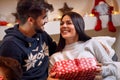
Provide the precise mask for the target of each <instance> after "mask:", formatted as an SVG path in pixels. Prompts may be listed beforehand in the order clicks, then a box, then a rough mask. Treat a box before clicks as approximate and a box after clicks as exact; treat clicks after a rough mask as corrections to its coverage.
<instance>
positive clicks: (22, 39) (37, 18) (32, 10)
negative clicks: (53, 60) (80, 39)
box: [0, 0, 56, 80]
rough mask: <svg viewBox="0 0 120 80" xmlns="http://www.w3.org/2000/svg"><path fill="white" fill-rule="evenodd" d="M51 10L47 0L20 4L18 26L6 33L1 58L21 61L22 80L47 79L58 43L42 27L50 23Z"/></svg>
mask: <svg viewBox="0 0 120 80" xmlns="http://www.w3.org/2000/svg"><path fill="white" fill-rule="evenodd" d="M52 9H53V8H52V6H51V5H50V4H48V3H47V2H45V1H44V0H19V2H18V4H17V15H18V17H19V24H17V25H15V26H14V27H13V28H10V29H7V30H6V31H5V32H6V35H5V37H4V39H3V42H2V44H1V46H0V56H5V57H11V58H14V59H16V60H18V61H19V63H20V64H21V67H22V70H23V77H22V80H46V79H47V76H48V63H49V62H48V61H49V60H48V57H49V55H51V54H52V53H54V52H55V50H56V43H55V42H54V41H53V40H52V39H51V38H50V36H49V35H48V34H47V33H46V32H45V31H44V27H43V26H44V24H45V23H46V22H47V11H48V10H52ZM54 75H55V74H54ZM54 75H53V74H52V75H51V76H54ZM51 76H49V78H48V79H51Z"/></svg>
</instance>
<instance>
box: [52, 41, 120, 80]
mask: <svg viewBox="0 0 120 80" xmlns="http://www.w3.org/2000/svg"><path fill="white" fill-rule="evenodd" d="M84 57H85V58H86V57H87V58H96V59H97V61H98V62H99V63H102V65H103V66H102V76H103V80H119V79H118V78H117V77H118V73H117V67H116V65H115V64H114V62H113V61H112V59H111V58H110V57H109V56H108V54H107V52H106V51H105V49H104V48H103V47H102V45H101V44H100V43H99V42H98V41H97V40H95V39H90V40H88V41H86V42H81V41H78V42H75V43H72V44H70V45H66V46H65V48H64V49H63V51H62V52H57V53H55V54H53V55H52V56H51V57H50V68H51V67H52V66H53V65H54V63H55V62H57V61H61V60H66V59H76V58H84Z"/></svg>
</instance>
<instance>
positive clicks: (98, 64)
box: [96, 63, 102, 75]
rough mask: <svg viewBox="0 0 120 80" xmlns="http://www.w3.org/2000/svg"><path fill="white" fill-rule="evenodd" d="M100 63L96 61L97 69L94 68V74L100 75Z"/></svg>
mask: <svg viewBox="0 0 120 80" xmlns="http://www.w3.org/2000/svg"><path fill="white" fill-rule="evenodd" d="M101 67H102V64H101V63H97V70H96V75H100V74H101V71H102V68H101Z"/></svg>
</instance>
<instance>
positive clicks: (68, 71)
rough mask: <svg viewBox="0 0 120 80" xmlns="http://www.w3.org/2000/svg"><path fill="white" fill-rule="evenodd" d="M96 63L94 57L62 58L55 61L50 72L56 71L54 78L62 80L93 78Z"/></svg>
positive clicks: (86, 79) (88, 79) (89, 79)
mask: <svg viewBox="0 0 120 80" xmlns="http://www.w3.org/2000/svg"><path fill="white" fill-rule="evenodd" d="M96 64H97V63H96V60H95V59H94V58H80V59H74V60H63V61H58V62H56V63H55V64H54V66H53V68H52V69H51V71H50V72H51V73H52V72H56V76H55V78H59V79H64V80H94V78H95V72H96V69H97V66H96Z"/></svg>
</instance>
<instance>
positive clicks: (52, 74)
mask: <svg viewBox="0 0 120 80" xmlns="http://www.w3.org/2000/svg"><path fill="white" fill-rule="evenodd" d="M55 75H56V73H51V74H50V75H49V76H48V78H47V80H59V79H55V78H54V77H55Z"/></svg>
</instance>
